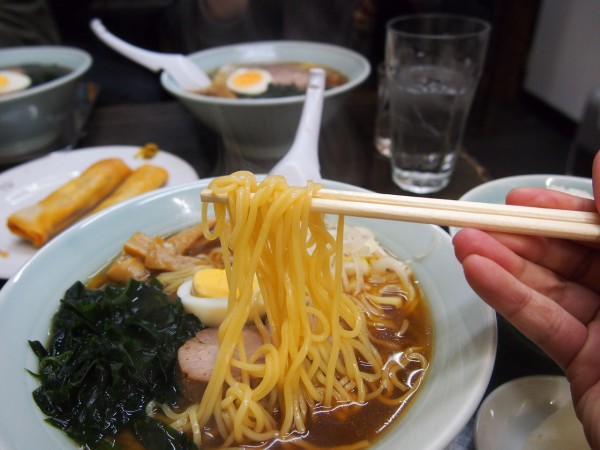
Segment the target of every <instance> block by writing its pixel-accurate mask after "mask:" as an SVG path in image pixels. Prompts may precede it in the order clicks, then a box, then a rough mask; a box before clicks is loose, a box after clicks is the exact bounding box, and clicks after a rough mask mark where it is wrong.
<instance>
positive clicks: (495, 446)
mask: <svg viewBox="0 0 600 450" xmlns="http://www.w3.org/2000/svg"><path fill="white" fill-rule="evenodd" d="M570 401H571V392H570V390H569V383H568V382H567V379H566V378H565V377H560V376H554V375H541V376H530V377H523V378H517V379H515V380H512V381H509V382H507V383H505V384H503V385H502V386H500V387H498V388H496V389H495V390H494V391H493V392H492V393H491V394H490V395H488V396H487V397H486V399H485V400H484V401H483V403H482V404H481V407H480V408H479V412H478V413H477V418H476V421H475V446H476V448H477V450H512V449H520V448H522V447H523V444H524V443H525V441H526V440H527V438H528V437H529V435H530V434H531V432H532V431H533V430H535V429H536V428H537V427H538V425H540V424H541V423H542V422H543V421H544V419H546V418H547V417H549V416H550V415H551V414H552V413H554V412H556V411H557V410H558V409H559V408H560V407H561V406H563V405H565V404H566V403H567V402H570Z"/></svg>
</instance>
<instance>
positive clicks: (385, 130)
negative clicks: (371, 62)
mask: <svg viewBox="0 0 600 450" xmlns="http://www.w3.org/2000/svg"><path fill="white" fill-rule="evenodd" d="M377 80H378V85H377V114H376V115H375V148H376V149H377V151H378V152H379V153H380V154H382V155H383V156H385V157H386V158H389V157H390V145H391V140H392V138H391V131H390V128H391V127H390V92H389V90H388V83H387V72H386V70H385V63H380V64H379V65H378V66H377Z"/></svg>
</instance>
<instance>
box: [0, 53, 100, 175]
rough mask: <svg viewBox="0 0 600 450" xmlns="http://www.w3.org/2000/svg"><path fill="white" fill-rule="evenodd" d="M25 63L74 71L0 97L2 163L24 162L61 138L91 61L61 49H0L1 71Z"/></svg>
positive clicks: (84, 54) (85, 56) (0, 159)
mask: <svg viewBox="0 0 600 450" xmlns="http://www.w3.org/2000/svg"><path fill="white" fill-rule="evenodd" d="M22 64H57V65H60V66H65V67H68V68H70V69H71V71H70V72H69V73H67V74H66V75H63V76H62V77H59V78H57V79H55V80H53V81H49V82H47V83H43V84H40V85H38V86H34V87H31V88H28V89H25V90H23V91H19V92H14V93H12V94H4V95H0V162H2V163H5V162H12V161H18V160H21V159H25V158H26V157H28V156H29V155H31V154H32V153H35V152H38V151H41V150H43V149H44V148H45V147H47V146H49V145H50V144H52V143H53V142H54V141H55V140H57V139H58V137H59V135H60V133H61V132H62V131H63V127H64V123H65V119H66V118H67V116H68V114H70V113H71V112H72V108H73V107H74V104H75V99H76V90H77V84H78V81H79V79H80V78H81V77H82V76H83V74H84V73H85V72H86V71H87V70H88V69H89V68H90V66H91V64H92V58H91V57H90V55H89V54H88V53H86V52H84V51H82V50H79V49H75V48H70V47H60V46H32V47H12V48H5V49H0V68H1V67H10V66H16V65H22Z"/></svg>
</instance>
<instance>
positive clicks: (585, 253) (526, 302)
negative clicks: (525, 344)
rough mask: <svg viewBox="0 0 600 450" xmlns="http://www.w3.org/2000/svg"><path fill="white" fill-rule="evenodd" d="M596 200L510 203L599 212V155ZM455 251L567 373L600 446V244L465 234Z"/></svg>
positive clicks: (532, 196)
mask: <svg viewBox="0 0 600 450" xmlns="http://www.w3.org/2000/svg"><path fill="white" fill-rule="evenodd" d="M593 178H594V194H595V201H594V200H587V199H582V198H579V197H574V196H571V195H568V194H564V193H562V192H556V191H551V190H546V189H533V188H531V189H530V188H527V189H516V190H513V191H511V192H510V193H509V195H508V196H507V199H506V202H507V203H509V204H514V205H527V206H537V207H542V208H557V209H570V210H580V211H600V157H599V156H596V158H595V160H594V165H593ZM453 243H454V247H455V253H456V256H457V258H458V260H459V261H460V262H461V264H462V265H463V269H464V272H465V276H466V278H467V280H468V282H469V284H470V285H471V287H472V288H473V289H474V290H475V292H477V294H478V295H479V296H481V298H483V299H484V300H485V301H486V303H488V304H489V305H490V306H491V307H492V308H494V309H495V310H496V311H498V313H499V314H501V315H502V316H503V317H504V318H505V319H506V320H508V321H509V322H510V323H511V324H513V325H514V326H515V327H516V328H517V329H518V330H519V331H521V332H522V333H523V334H524V335H526V336H527V337H528V338H529V339H531V340H532V341H533V342H534V343H536V344H537V345H538V346H539V347H540V348H542V349H543V350H544V351H545V352H546V353H547V354H548V355H549V356H550V357H551V358H552V359H554V361H556V363H557V364H558V365H559V366H560V367H562V368H563V369H564V371H565V374H566V377H567V379H568V380H569V382H570V383H571V393H572V396H573V402H574V405H575V410H576V412H577V415H578V417H579V419H580V420H581V421H582V423H583V425H584V429H585V432H586V436H587V438H588V441H589V442H590V445H591V446H592V447H593V448H600V244H599V245H597V246H594V245H589V244H584V243H580V242H574V241H568V240H561V239H550V238H542V237H536V236H521V235H512V234H503V233H488V232H483V231H478V230H472V229H464V230H461V231H460V232H459V233H457V234H456V236H455V237H454V239H453Z"/></svg>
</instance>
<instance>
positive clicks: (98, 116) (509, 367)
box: [0, 88, 560, 450]
mask: <svg viewBox="0 0 600 450" xmlns="http://www.w3.org/2000/svg"><path fill="white" fill-rule="evenodd" d="M375 99H376V96H375V92H374V91H373V90H372V89H368V88H364V89H360V90H357V91H356V92H355V93H354V95H353V96H352V97H351V98H349V100H348V102H347V103H346V104H345V106H344V108H343V109H342V111H340V113H339V114H338V115H337V116H336V117H335V118H333V119H332V120H331V121H330V122H328V123H326V124H325V125H324V126H323V128H322V131H321V137H320V143H319V154H320V162H321V171H322V175H323V177H324V178H326V179H331V180H336V181H341V182H346V183H351V184H354V185H358V186H362V187H364V188H367V189H370V190H373V191H377V192H382V193H391V194H404V195H408V193H406V192H404V191H402V190H400V189H399V188H398V187H397V186H396V185H395V184H394V183H393V182H392V181H391V176H390V167H389V161H388V160H387V159H386V158H385V157H383V156H381V155H379V154H378V153H377V151H376V150H375V147H374V145H373V128H374V117H375V114H374V113H375V101H376V100H375ZM148 142H153V143H155V144H157V145H158V146H159V147H160V148H162V149H163V150H165V151H169V152H171V153H173V154H176V155H178V156H180V157H181V158H183V159H185V160H186V161H187V162H189V163H190V164H191V165H192V166H193V167H194V169H195V170H196V171H197V172H198V175H199V176H200V177H201V178H203V177H210V176H215V175H221V174H225V173H229V172H232V171H234V170H239V169H254V170H255V171H257V172H264V171H266V170H261V169H267V170H268V168H269V166H270V165H272V164H274V162H273V161H263V162H258V163H257V162H256V161H245V160H241V159H239V158H236V157H234V156H231V155H228V154H227V153H226V152H225V151H224V150H223V148H222V145H221V142H220V139H219V137H218V136H217V135H216V134H215V133H213V132H211V131H209V130H207V129H206V128H204V127H203V126H201V125H200V123H199V122H198V121H197V120H196V119H195V118H194V117H193V116H192V115H191V114H190V113H188V112H187V111H186V110H185V109H184V108H183V107H182V106H180V105H179V104H178V103H177V102H176V101H170V102H162V103H143V104H126V105H116V106H105V107H101V108H96V109H95V110H94V111H93V113H92V115H91V117H90V121H89V123H88V125H87V127H86V129H85V133H84V136H83V137H82V139H80V141H79V143H78V145H77V147H78V148H85V147H93V146H102V145H140V146H141V145H143V144H145V143H148ZM74 151H77V150H74ZM7 167H8V166H4V167H2V166H0V171H2V170H4V169H6V168H7ZM487 180H488V176H487V173H486V170H485V168H484V167H481V165H479V164H478V163H477V161H475V160H474V159H473V158H472V157H470V156H469V154H468V149H467V151H466V152H463V154H461V156H460V158H459V160H458V164H457V168H456V172H455V174H454V176H453V178H452V181H451V183H450V185H449V186H448V187H447V188H446V189H445V190H443V191H442V192H439V193H438V194H435V196H436V197H440V198H448V199H457V198H459V197H460V196H461V195H462V194H464V193H465V192H467V191H468V190H470V189H472V188H473V187H475V186H477V185H479V184H481V183H483V182H485V181H487ZM3 284H4V283H3V281H2V280H0V286H2V285H3ZM524 342H525V341H524V340H523V338H522V337H521V336H519V335H518V334H517V333H516V332H515V331H514V330H513V329H512V328H511V327H509V326H508V325H507V324H506V323H504V322H503V321H502V320H500V321H499V327H498V352H497V358H496V365H495V368H494V372H493V374H492V378H491V381H490V384H489V387H488V392H489V391H491V390H492V389H494V388H496V387H497V386H499V385H500V384H502V383H504V382H506V381H508V380H510V379H513V378H517V377H521V376H526V375H534V374H559V373H560V370H559V369H558V368H557V367H556V366H555V365H554V364H553V363H552V362H551V361H550V360H549V359H547V358H546V357H545V356H543V355H541V354H540V353H539V352H538V351H536V350H535V349H533V348H532V347H531V346H530V345H527V344H526V343H524ZM473 423H474V419H471V421H470V422H469V424H468V425H467V426H466V427H465V428H464V430H463V431H462V433H461V434H460V435H459V436H457V438H456V439H455V440H454V441H453V442H452V444H451V445H450V446H449V447H448V448H449V449H452V450H455V449H456V450H458V449H461V450H463V449H472V448H474V443H473Z"/></svg>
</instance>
